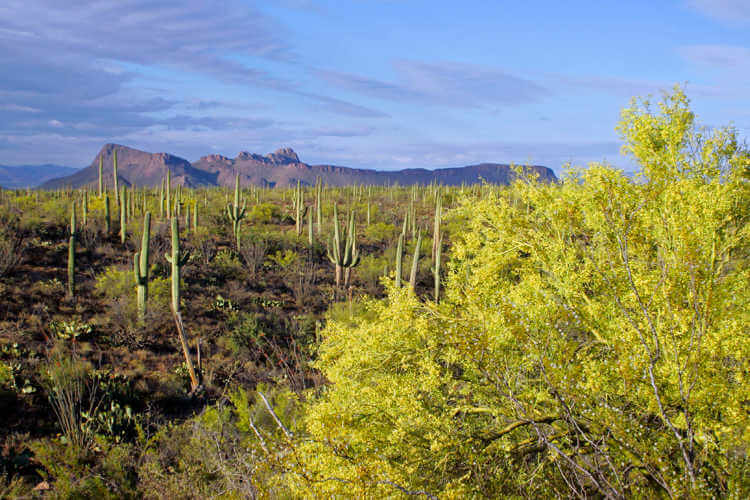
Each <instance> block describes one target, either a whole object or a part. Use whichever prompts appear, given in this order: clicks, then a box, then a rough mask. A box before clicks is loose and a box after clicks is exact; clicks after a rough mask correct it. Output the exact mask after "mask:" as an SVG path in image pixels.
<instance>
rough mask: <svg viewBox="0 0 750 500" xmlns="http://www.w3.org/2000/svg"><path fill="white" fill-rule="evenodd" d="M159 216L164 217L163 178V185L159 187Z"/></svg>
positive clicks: (162, 182)
mask: <svg viewBox="0 0 750 500" xmlns="http://www.w3.org/2000/svg"><path fill="white" fill-rule="evenodd" d="M159 218H160V219H163V218H164V179H162V180H161V187H160V188H159Z"/></svg>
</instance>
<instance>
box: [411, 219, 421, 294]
mask: <svg viewBox="0 0 750 500" xmlns="http://www.w3.org/2000/svg"><path fill="white" fill-rule="evenodd" d="M421 246H422V230H421V229H420V230H419V231H417V244H416V246H415V247H414V257H412V260H411V275H410V276H409V287H410V288H411V289H412V291H414V292H416V291H417V270H418V268H419V247H421Z"/></svg>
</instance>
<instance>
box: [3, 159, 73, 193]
mask: <svg viewBox="0 0 750 500" xmlns="http://www.w3.org/2000/svg"><path fill="white" fill-rule="evenodd" d="M77 170H79V169H77V168H73V167H64V166H62V165H50V164H47V165H19V166H7V165H0V187H3V188H6V189H19V188H27V187H36V186H38V185H39V184H41V183H43V182H44V181H47V180H50V179H54V178H56V177H61V176H64V175H71V174H72V173H74V172H76V171H77Z"/></svg>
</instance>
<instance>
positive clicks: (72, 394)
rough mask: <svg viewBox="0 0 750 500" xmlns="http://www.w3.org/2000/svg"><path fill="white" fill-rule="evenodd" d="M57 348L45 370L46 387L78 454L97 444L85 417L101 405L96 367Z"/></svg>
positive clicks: (42, 375) (66, 433) (64, 433)
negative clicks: (94, 373) (94, 377)
mask: <svg viewBox="0 0 750 500" xmlns="http://www.w3.org/2000/svg"><path fill="white" fill-rule="evenodd" d="M57 347H58V348H57V349H55V350H54V351H52V352H51V353H50V357H49V359H48V360H47V363H45V365H44V366H43V368H42V373H41V379H42V383H43V387H44V389H45V391H46V393H47V397H48V399H49V402H50V405H51V406H52V409H53V410H54V413H55V416H56V417H57V423H58V425H59V426H60V430H61V431H62V433H63V436H64V437H65V441H66V443H69V444H70V445H71V447H72V448H73V449H74V450H76V452H85V450H87V449H88V448H89V446H91V444H92V443H93V433H92V430H91V428H90V427H88V426H86V425H85V422H86V417H85V415H87V414H88V415H91V414H93V413H94V412H95V411H96V409H97V406H98V404H99V396H98V394H97V387H96V384H95V383H94V382H93V379H92V377H91V374H92V368H91V365H90V364H88V363H86V362H84V361H81V360H80V359H78V357H77V356H76V355H75V354H73V353H72V352H70V351H68V350H67V349H66V348H64V347H61V346H60V345H58V346H57Z"/></svg>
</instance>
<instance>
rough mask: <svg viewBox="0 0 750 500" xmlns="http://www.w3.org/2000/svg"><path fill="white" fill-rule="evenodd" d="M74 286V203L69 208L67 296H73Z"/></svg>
mask: <svg viewBox="0 0 750 500" xmlns="http://www.w3.org/2000/svg"><path fill="white" fill-rule="evenodd" d="M75 287H76V204H75V203H73V204H72V205H71V208H70V240H69V241H68V297H69V298H73V296H74V295H75Z"/></svg>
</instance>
